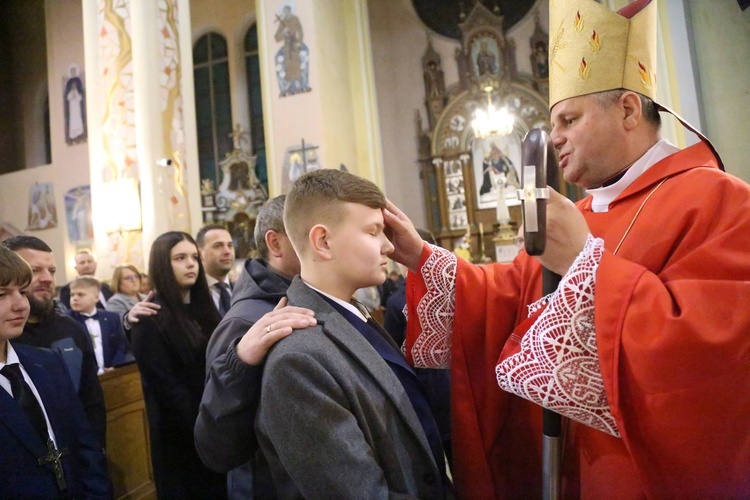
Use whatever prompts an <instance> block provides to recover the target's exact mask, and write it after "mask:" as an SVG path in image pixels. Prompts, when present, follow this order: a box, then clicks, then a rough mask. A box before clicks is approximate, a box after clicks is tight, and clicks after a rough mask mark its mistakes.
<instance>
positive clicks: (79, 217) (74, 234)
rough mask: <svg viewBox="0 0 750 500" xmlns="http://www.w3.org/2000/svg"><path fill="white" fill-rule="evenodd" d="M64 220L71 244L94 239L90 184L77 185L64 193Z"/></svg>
mask: <svg viewBox="0 0 750 500" xmlns="http://www.w3.org/2000/svg"><path fill="white" fill-rule="evenodd" d="M65 220H66V221H67V223H68V239H69V240H70V242H71V243H72V244H73V245H75V244H76V243H81V242H89V241H91V240H93V239H94V222H93V219H92V216H91V187H90V186H78V187H75V188H73V189H71V190H70V191H68V192H67V193H65Z"/></svg>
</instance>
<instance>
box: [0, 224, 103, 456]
mask: <svg viewBox="0 0 750 500" xmlns="http://www.w3.org/2000/svg"><path fill="white" fill-rule="evenodd" d="M3 245H4V246H5V247H6V248H9V249H10V250H13V251H14V252H16V253H17V254H18V255H19V256H21V258H23V259H24V260H25V261H26V262H28V264H29V265H30V266H31V269H32V271H33V273H34V276H33V278H32V280H31V284H30V285H29V287H28V289H27V297H28V299H29V305H30V306H31V312H30V314H29V320H28V322H27V323H26V326H25V327H24V329H23V333H22V334H21V336H20V337H18V338H16V339H15V340H14V342H16V343H18V344H27V345H32V346H35V347H43V348H47V349H51V350H53V351H57V352H59V353H60V354H61V355H62V357H63V359H64V360H65V364H66V365H67V368H68V372H69V374H70V377H71V379H72V381H73V386H74V387H75V389H76V391H77V392H78V397H79V398H80V400H81V404H83V408H84V410H85V412H86V417H87V418H88V421H89V424H91V427H92V428H93V429H94V433H95V434H96V437H97V438H98V440H99V444H100V445H101V446H102V448H104V445H105V443H106V424H107V415H106V410H105V408H104V393H103V392H102V387H101V385H100V384H99V378H98V377H97V371H98V365H97V363H96V356H95V355H94V348H93V346H92V345H91V340H90V339H89V336H88V332H86V330H84V328H83V327H82V326H81V325H79V324H78V323H76V322H75V320H74V319H72V318H69V317H67V316H63V315H60V314H56V313H55V307H54V301H53V298H54V296H55V272H56V271H57V267H56V265H55V257H54V255H53V254H52V249H51V248H50V247H49V246H48V245H47V244H46V243H45V242H43V241H42V240H40V239H39V238H36V237H34V236H15V237H13V238H10V239H7V240H5V241H4V242H3Z"/></svg>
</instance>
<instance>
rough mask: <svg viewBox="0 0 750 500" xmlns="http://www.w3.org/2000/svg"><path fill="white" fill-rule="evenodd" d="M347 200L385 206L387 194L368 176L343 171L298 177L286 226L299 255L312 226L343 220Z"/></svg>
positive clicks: (288, 205) (289, 201) (288, 204)
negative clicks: (365, 177) (343, 210)
mask: <svg viewBox="0 0 750 500" xmlns="http://www.w3.org/2000/svg"><path fill="white" fill-rule="evenodd" d="M347 202H348V203H358V204H360V205H364V206H367V207H370V208H385V195H384V194H383V192H382V191H381V190H380V188H378V186H376V185H375V184H373V183H372V182H370V181H368V180H367V179H363V178H362V177H357V176H356V175H352V174H350V173H348V172H343V171H341V170H334V169H328V168H327V169H322V170H315V171H312V172H308V173H306V174H305V175H303V176H302V177H300V178H299V179H297V181H296V182H295V183H294V185H293V186H292V190H291V191H290V192H289V194H288V195H287V197H286V203H285V205H284V226H285V227H286V233H287V236H289V239H290V240H291V242H292V246H293V247H294V249H295V250H296V251H297V254H300V253H301V251H302V250H304V249H305V248H307V238H308V235H309V234H310V230H311V229H312V228H313V226H315V225H316V224H326V225H328V226H334V225H336V224H337V223H338V222H340V221H341V220H342V219H343V214H342V212H341V209H342V205H343V204H344V203H347Z"/></svg>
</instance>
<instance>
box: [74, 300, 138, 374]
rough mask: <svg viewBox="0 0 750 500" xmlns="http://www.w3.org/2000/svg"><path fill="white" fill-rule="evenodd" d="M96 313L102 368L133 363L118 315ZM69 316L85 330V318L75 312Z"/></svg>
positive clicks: (100, 311) (100, 310)
mask: <svg viewBox="0 0 750 500" xmlns="http://www.w3.org/2000/svg"><path fill="white" fill-rule="evenodd" d="M96 312H97V314H98V315H99V327H100V328H101V330H102V352H103V354H104V366H105V367H107V368H111V367H114V366H120V365H121V364H123V363H125V362H127V361H133V356H132V354H129V352H128V340H127V338H125V332H124V331H123V329H122V323H121V321H120V315H119V314H117V313H113V312H109V311H105V310H103V309H97V311H96ZM70 316H71V317H72V318H73V319H74V320H76V321H77V322H78V323H80V324H81V325H82V326H83V328H84V329H86V317H85V316H83V315H82V314H81V313H77V312H75V311H71V312H70ZM86 331H88V329H86Z"/></svg>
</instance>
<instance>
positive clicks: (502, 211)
mask: <svg viewBox="0 0 750 500" xmlns="http://www.w3.org/2000/svg"><path fill="white" fill-rule="evenodd" d="M495 189H496V190H497V209H496V217H497V221H498V222H499V223H500V224H507V223H508V222H510V212H509V211H508V205H507V204H506V203H505V183H504V182H498V183H497V187H496V188H495Z"/></svg>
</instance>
